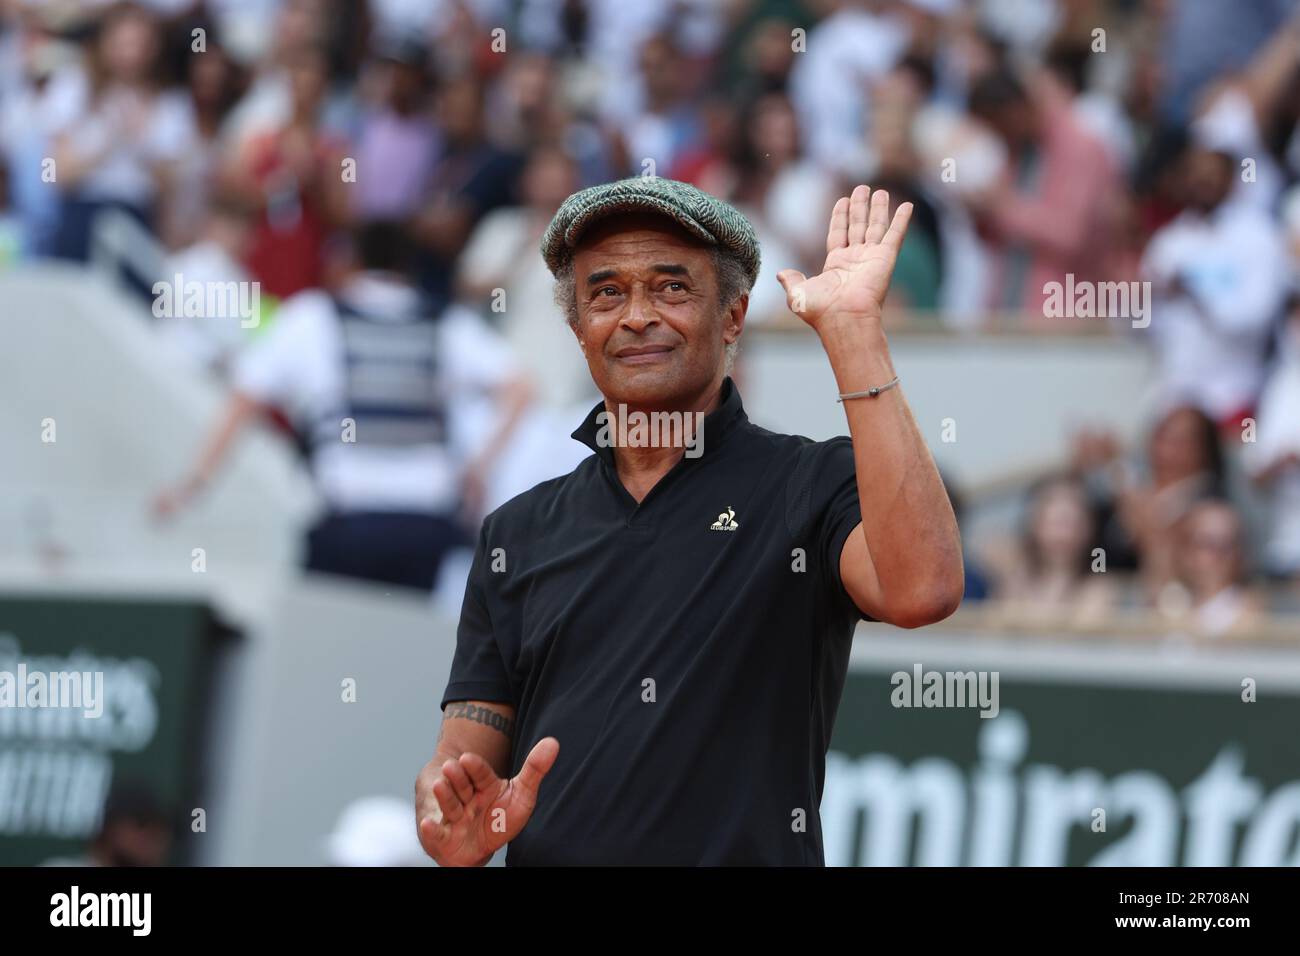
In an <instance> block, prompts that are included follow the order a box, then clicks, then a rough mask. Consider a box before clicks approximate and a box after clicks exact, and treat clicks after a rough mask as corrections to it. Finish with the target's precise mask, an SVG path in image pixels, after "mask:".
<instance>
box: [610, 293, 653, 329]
mask: <svg viewBox="0 0 1300 956" xmlns="http://www.w3.org/2000/svg"><path fill="white" fill-rule="evenodd" d="M658 321H659V316H658V315H657V314H656V313H655V310H654V306H653V305H652V304H651V302H650V297H649V296H648V295H646V292H645V289H643V288H641V287H640V286H637V287H634V288H633V289H632V294H631V295H630V296H628V302H627V309H626V311H624V313H623V318H622V321H621V322H620V323H619V324H620V325H622V326H623V327H624V328H626V329H629V330H631V331H633V332H637V333H641V332H644V331H645V329H646V327H647V326H649V325H653V324H655V323H656V322H658Z"/></svg>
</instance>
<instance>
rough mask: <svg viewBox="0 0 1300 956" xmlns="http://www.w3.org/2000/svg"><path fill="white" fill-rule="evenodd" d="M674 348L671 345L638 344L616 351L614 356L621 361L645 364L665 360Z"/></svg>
mask: <svg viewBox="0 0 1300 956" xmlns="http://www.w3.org/2000/svg"><path fill="white" fill-rule="evenodd" d="M672 350H673V349H672V346H671V345H637V346H633V347H631V348H625V349H619V350H618V351H617V352H615V353H614V357H615V358H616V359H618V360H619V361H620V362H628V363H630V364H633V365H644V364H646V363H648V362H660V361H663V359H664V356H666V355H667V354H668V353H669V352H671V351H672Z"/></svg>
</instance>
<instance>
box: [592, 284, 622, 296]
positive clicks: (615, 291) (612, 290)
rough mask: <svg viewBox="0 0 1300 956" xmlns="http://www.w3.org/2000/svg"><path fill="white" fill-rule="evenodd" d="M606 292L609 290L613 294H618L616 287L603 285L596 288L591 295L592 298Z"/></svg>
mask: <svg viewBox="0 0 1300 956" xmlns="http://www.w3.org/2000/svg"><path fill="white" fill-rule="evenodd" d="M606 292H610V293H613V294H614V295H618V289H616V288H615V287H614V286H612V285H604V286H601V287H600V288H599V289H597V290H596V294H595V295H594V296H593V298H600V297H601V296H603V295H605V293H606Z"/></svg>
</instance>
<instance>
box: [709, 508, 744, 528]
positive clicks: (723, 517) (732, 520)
mask: <svg viewBox="0 0 1300 956" xmlns="http://www.w3.org/2000/svg"><path fill="white" fill-rule="evenodd" d="M739 527H740V522H738V521H737V520H736V513H735V512H734V511H732V510H731V505H727V510H726V511H724V512H722V514H720V515H718V520H717V521H715V522H713V524H711V525H709V530H710V531H735V530H736V529H737V528H739Z"/></svg>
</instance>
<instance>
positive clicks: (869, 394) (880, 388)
mask: <svg viewBox="0 0 1300 956" xmlns="http://www.w3.org/2000/svg"><path fill="white" fill-rule="evenodd" d="M897 384H898V376H897V375H895V376H894V378H893V380H892V381H889V382H886V383H885V384H884V385H873V386H871V388H869V389H867V390H866V391H865V392H845V393H842V394H841V395H840V397H839V398H837V399H835V401H837V402H842V401H844V400H845V399H846V398H875V397H876V396H877V395H879V394H880V393H881V392H887V391H889V390H890V389H891V388H893V387H894V386H895V385H897Z"/></svg>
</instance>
